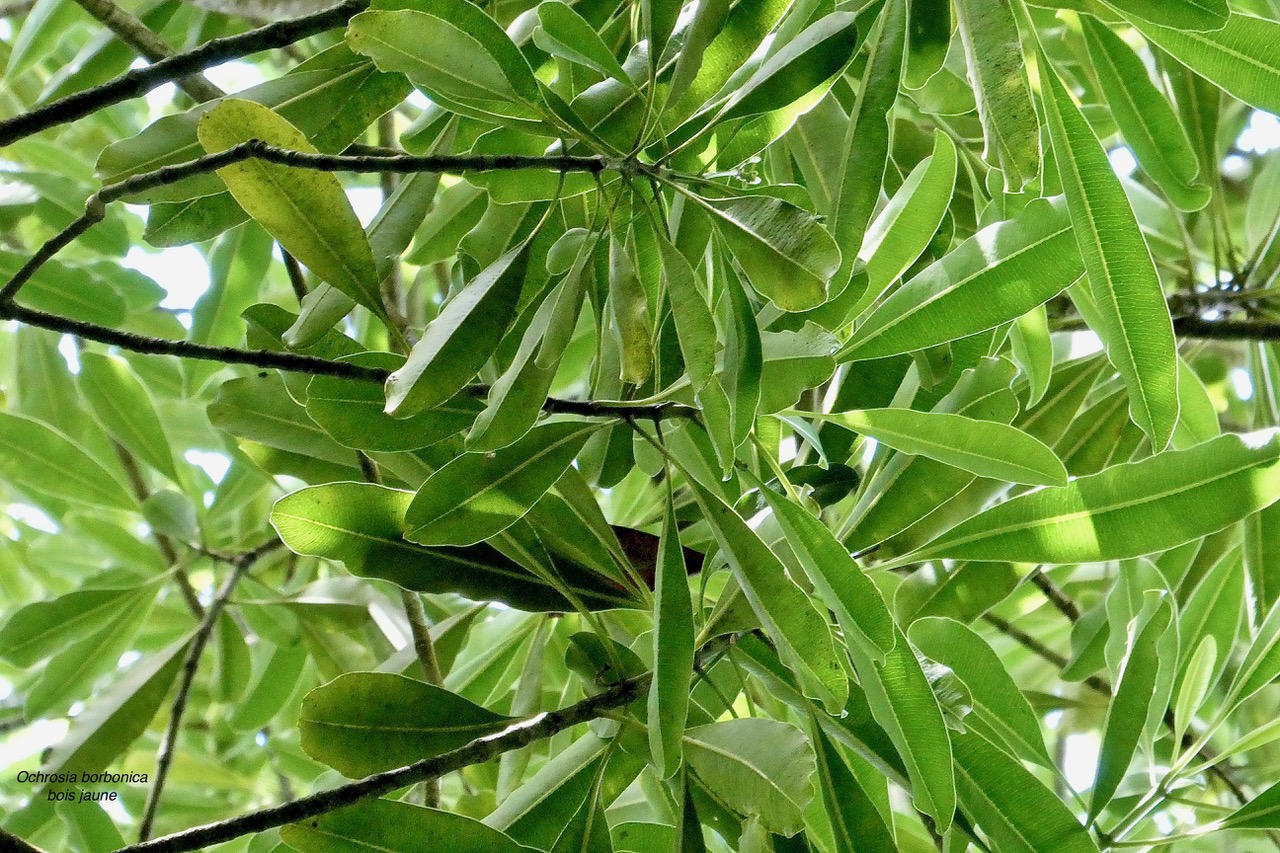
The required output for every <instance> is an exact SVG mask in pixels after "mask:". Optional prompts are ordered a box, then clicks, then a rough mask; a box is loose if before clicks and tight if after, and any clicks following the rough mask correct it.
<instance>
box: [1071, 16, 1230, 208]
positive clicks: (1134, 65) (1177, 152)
mask: <svg viewBox="0 0 1280 853" xmlns="http://www.w3.org/2000/svg"><path fill="white" fill-rule="evenodd" d="M1223 6H1224V9H1225V6H1226V4H1225V3H1224V4H1223ZM1225 22H1226V17H1225V14H1224V16H1223V23H1225ZM1081 25H1082V26H1083V27H1084V35H1085V42H1086V43H1087V44H1088V46H1089V56H1090V58H1091V59H1092V60H1093V68H1094V71H1095V72H1096V73H1097V75H1098V80H1099V82H1100V83H1101V84H1102V90H1103V92H1104V93H1105V94H1106V96H1107V104H1108V106H1110V107H1111V115H1112V117H1113V118H1114V119H1115V121H1116V124H1117V125H1119V126H1120V132H1121V133H1123V134H1124V139H1125V142H1127V143H1129V147H1130V148H1132V149H1133V154H1134V156H1135V157H1136V158H1137V160H1138V163H1139V164H1140V165H1141V166H1142V169H1143V171H1144V172H1146V173H1147V174H1148V175H1149V176H1150V177H1151V180H1153V181H1155V183H1156V184H1157V185H1158V186H1159V187H1160V189H1162V190H1163V191H1164V193H1165V195H1167V196H1168V197H1169V199H1170V201H1172V202H1173V203H1174V204H1175V205H1177V206H1178V207H1179V208H1180V209H1182V210H1199V209H1200V208H1202V207H1204V206H1205V205H1206V204H1208V203H1209V198H1210V196H1211V195H1212V193H1211V191H1210V189H1209V186H1208V185H1207V184H1205V183H1204V181H1202V180H1199V175H1200V162H1199V160H1198V159H1197V158H1196V152H1195V150H1194V149H1192V147H1191V140H1189V139H1188V138H1187V134H1186V132H1185V131H1184V130H1183V129H1182V124H1181V123H1180V122H1179V121H1178V116H1177V115H1176V114H1175V113H1174V111H1173V107H1172V106H1170V104H1169V102H1168V101H1167V100H1166V99H1165V97H1164V95H1162V94H1161V93H1160V91H1159V90H1158V89H1157V88H1156V87H1155V85H1154V84H1153V83H1152V82H1151V78H1150V77H1148V76H1147V67H1146V66H1145V65H1143V64H1142V60H1141V59H1139V58H1138V56H1137V54H1135V53H1134V52H1133V50H1131V49H1130V48H1129V46H1128V45H1127V44H1125V43H1124V41H1123V40H1122V39H1121V38H1120V37H1119V36H1118V35H1116V34H1115V33H1113V32H1112V31H1111V28H1110V27H1108V26H1106V25H1105V24H1102V23H1099V22H1098V21H1096V20H1095V19H1093V18H1091V17H1084V18H1082V19H1081Z"/></svg>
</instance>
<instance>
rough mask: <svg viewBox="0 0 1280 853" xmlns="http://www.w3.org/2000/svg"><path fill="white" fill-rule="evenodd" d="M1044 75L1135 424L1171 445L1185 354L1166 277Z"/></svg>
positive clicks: (1110, 345) (1092, 284)
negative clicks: (1177, 336)
mask: <svg viewBox="0 0 1280 853" xmlns="http://www.w3.org/2000/svg"><path fill="white" fill-rule="evenodd" d="M1043 76H1044V78H1045V79H1046V81H1047V82H1046V83H1045V87H1046V92H1045V95H1044V104H1045V113H1046V116H1047V118H1048V124H1049V137H1050V138H1051V139H1052V140H1053V150H1054V153H1055V155H1056V157H1057V161H1058V169H1059V171H1060V172H1061V174H1062V183H1063V189H1064V190H1065V191H1066V196H1067V210H1068V211H1069V212H1070V214H1071V222H1072V225H1073V226H1074V229H1075V232H1076V242H1077V243H1078V244H1079V247H1080V256H1081V257H1082V258H1083V259H1084V268H1085V271H1086V272H1087V273H1088V274H1089V292H1090V293H1091V294H1092V296H1093V300H1094V302H1095V303H1096V304H1097V308H1098V314H1099V320H1100V326H1099V327H1098V328H1095V329H1094V331H1096V332H1097V333H1098V334H1099V336H1100V337H1101V338H1102V342H1103V345H1104V346H1105V347H1106V350H1107V357H1108V358H1110V359H1111V362H1112V364H1114V365H1115V366H1116V368H1117V369H1118V370H1119V371H1120V375H1121V377H1123V379H1124V382H1125V386H1126V387H1127V388H1128V389H1129V411H1130V413H1131V415H1132V417H1133V421H1134V423H1136V424H1137V425H1138V426H1139V427H1141V428H1142V431H1143V432H1145V433H1146V434H1147V435H1148V437H1150V439H1151V444H1152V446H1153V447H1154V448H1155V449H1156V450H1163V449H1164V448H1165V447H1166V446H1167V445H1168V444H1169V439H1170V438H1171V437H1172V435H1173V428H1174V426H1175V425H1176V424H1177V421H1178V360H1177V342H1176V341H1175V340H1174V336H1173V323H1172V320H1170V319H1169V308H1168V305H1167V304H1166V303H1165V298H1164V291H1163V290H1161V288H1160V278H1159V276H1158V275H1157V274H1156V269H1155V265H1154V264H1153V263H1152V260H1151V253H1150V251H1149V250H1148V249H1147V244H1146V241H1145V240H1143V238H1142V232H1141V231H1140V230H1139V229H1138V220H1137V219H1136V218H1135V216H1134V213H1133V208H1131V207H1130V206H1129V201H1128V199H1127V198H1126V197H1125V194H1124V189H1123V187H1121V185H1120V180H1119V178H1117V177H1116V174H1115V172H1114V171H1112V169H1111V163H1110V161H1109V160H1108V159H1107V155H1106V152H1105V151H1103V149H1102V145H1101V144H1100V143H1099V142H1098V138H1097V137H1096V136H1094V135H1093V131H1092V130H1090V129H1089V125H1088V124H1087V123H1086V122H1085V120H1084V117H1083V116H1082V115H1081V114H1080V111H1079V109H1077V108H1076V106H1075V104H1074V103H1073V102H1072V100H1071V95H1070V94H1069V93H1068V92H1067V90H1066V87H1065V86H1064V85H1063V83H1062V81H1061V80H1059V79H1058V76H1057V74H1056V73H1054V72H1052V71H1051V70H1049V71H1046V73H1045V74H1044V75H1043Z"/></svg>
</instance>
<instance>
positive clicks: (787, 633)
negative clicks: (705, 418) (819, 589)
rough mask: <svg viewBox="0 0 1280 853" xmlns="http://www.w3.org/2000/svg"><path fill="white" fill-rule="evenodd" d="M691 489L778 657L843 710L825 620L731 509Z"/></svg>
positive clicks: (809, 689) (806, 686)
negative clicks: (775, 644) (776, 650)
mask: <svg viewBox="0 0 1280 853" xmlns="http://www.w3.org/2000/svg"><path fill="white" fill-rule="evenodd" d="M692 486H693V492H694V496H695V497H696V498H697V500H698V505H699V506H700V507H701V508H702V511H703V514H704V515H705V516H706V518H707V521H708V522H709V523H710V525H711V532H712V533H713V534H714V535H715V537H716V541H717V542H718V543H719V545H720V548H721V550H722V551H723V552H724V554H725V556H726V557H727V558H728V560H729V564H730V566H732V567H733V572H734V576H735V577H736V578H737V579H738V583H739V585H740V586H741V587H742V590H743V592H744V593H746V596H747V600H748V602H750V604H751V609H752V610H753V611H754V612H755V614H756V616H757V618H759V619H760V622H761V624H762V625H764V627H765V631H766V633H768V635H769V638H770V639H771V640H773V641H774V642H775V643H777V644H778V649H779V655H780V656H781V657H782V659H783V661H784V662H785V663H786V664H787V667H788V668H789V669H791V670H792V671H793V672H794V673H796V675H797V677H798V678H799V680H800V685H801V689H802V690H803V691H804V692H805V695H812V696H813V698H816V699H819V700H820V701H822V703H823V704H824V705H825V706H826V707H827V709H828V710H831V711H834V710H838V709H839V708H841V707H843V706H844V703H845V699H846V698H847V696H848V690H849V682H848V676H846V675H845V671H844V666H843V665H842V664H841V661H840V658H839V656H838V654H837V651H836V647H835V644H834V641H833V639H832V637H831V629H830V627H829V626H828V625H827V622H826V619H824V618H823V616H822V615H821V614H820V613H819V612H818V611H817V609H816V608H815V607H814V606H813V602H812V601H810V599H809V597H808V596H807V595H805V594H804V592H803V591H801V589H800V587H798V586H796V583H795V581H794V580H792V579H791V578H790V577H789V576H788V575H787V570H786V568H785V567H784V566H783V565H782V561H780V560H779V559H778V558H777V556H775V555H774V553H773V552H772V551H771V550H769V548H768V546H767V545H765V543H764V542H763V541H761V539H760V537H759V535H758V534H757V533H756V532H755V531H754V530H752V529H751V528H750V527H749V526H748V525H747V523H746V522H745V521H743V520H742V517H741V516H739V515H738V514H737V513H736V512H735V511H734V510H733V508H732V507H730V506H728V505H726V504H725V503H724V502H723V501H722V500H721V499H720V498H719V497H717V496H716V495H714V494H712V493H711V492H709V491H707V490H706V489H705V488H703V487H702V486H701V485H698V484H697V483H693V484H692Z"/></svg>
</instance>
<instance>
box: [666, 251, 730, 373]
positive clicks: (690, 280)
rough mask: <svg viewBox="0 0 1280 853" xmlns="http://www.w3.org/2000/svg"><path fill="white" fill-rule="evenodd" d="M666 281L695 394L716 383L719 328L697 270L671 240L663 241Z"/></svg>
mask: <svg viewBox="0 0 1280 853" xmlns="http://www.w3.org/2000/svg"><path fill="white" fill-rule="evenodd" d="M658 249H659V250H660V251H661V253H662V272H663V279H664V280H665V281H666V284H667V295H668V298H669V299H670V300H671V316H672V317H673V318H674V320H675V324H676V333H677V336H678V337H679V339H680V353H681V355H683V356H684V366H685V370H686V371H688V373H689V381H690V383H691V384H692V385H693V390H694V392H695V393H696V392H699V391H701V390H702V389H704V388H706V387H707V385H708V384H709V383H711V382H712V381H714V379H715V368H716V325H715V320H714V319H713V318H712V316H711V309H710V307H708V305H707V297H706V294H705V293H704V292H703V286H702V284H701V283H700V282H699V281H698V277H697V274H696V273H695V272H694V271H693V267H691V266H690V265H689V262H688V261H687V260H685V258H684V255H682V254H680V251H679V250H678V249H677V248H676V247H675V246H674V245H672V244H671V242H670V241H669V240H666V239H664V238H661V237H660V238H659V240H658Z"/></svg>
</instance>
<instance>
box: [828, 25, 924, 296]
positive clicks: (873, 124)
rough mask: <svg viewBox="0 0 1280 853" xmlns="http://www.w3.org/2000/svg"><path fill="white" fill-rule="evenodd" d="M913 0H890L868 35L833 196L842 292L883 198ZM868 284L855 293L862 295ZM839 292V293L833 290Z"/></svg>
mask: <svg viewBox="0 0 1280 853" xmlns="http://www.w3.org/2000/svg"><path fill="white" fill-rule="evenodd" d="M907 5H908V4H907V2H906V0H889V2H887V3H885V5H884V9H883V10H882V11H881V13H880V17H879V19H878V21H877V22H876V28H875V30H874V31H873V32H872V33H871V35H870V36H869V37H868V40H869V41H870V42H871V52H870V56H869V57H868V58H867V70H866V72H865V73H864V75H863V78H862V85H861V86H860V87H859V89H858V99H857V100H856V101H855V102H854V105H853V110H852V112H850V114H849V124H848V128H847V129H846V131H845V137H844V146H843V153H844V156H843V158H841V162H843V164H844V167H843V173H842V174H841V175H840V176H839V186H838V187H837V188H836V190H835V192H834V193H833V197H832V202H833V203H832V208H831V233H832V236H833V237H834V238H835V241H836V245H837V246H838V247H839V248H840V251H841V255H842V262H841V265H840V268H839V272H838V273H837V274H836V278H835V288H836V290H837V291H838V290H840V289H843V288H845V287H846V286H855V285H856V282H855V284H850V278H851V277H852V275H853V271H854V261H855V260H856V257H857V247H860V246H861V245H862V240H863V236H864V235H865V233H866V230H867V223H869V222H870V221H871V214H872V213H873V212H874V210H875V207H876V204H877V202H879V200H880V184H881V183H882V182H883V180H884V172H885V164H886V163H887V162H888V158H889V127H890V122H889V111H890V110H892V109H893V105H894V102H895V101H896V100H897V98H898V88H899V86H900V85H901V82H902V72H903V66H904V56H905V53H906V47H907ZM864 290H865V288H864V287H858V288H857V291H856V292H854V293H852V294H850V296H851V297H852V298H853V299H855V300H856V299H857V298H860V297H861V295H862V293H863V291H864ZM832 295H833V296H834V295H836V294H835V293H833V294H832Z"/></svg>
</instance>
